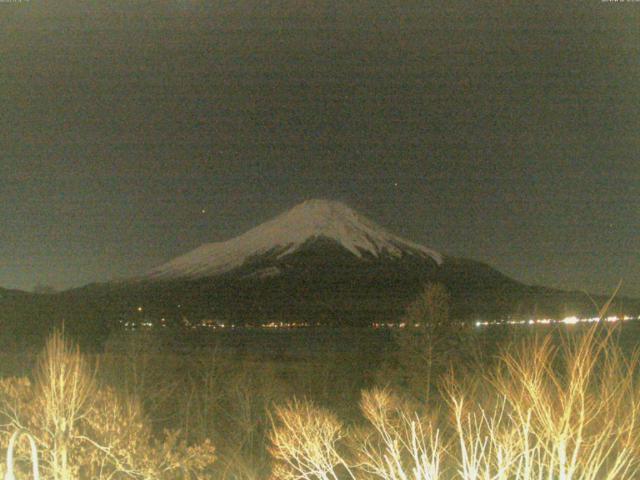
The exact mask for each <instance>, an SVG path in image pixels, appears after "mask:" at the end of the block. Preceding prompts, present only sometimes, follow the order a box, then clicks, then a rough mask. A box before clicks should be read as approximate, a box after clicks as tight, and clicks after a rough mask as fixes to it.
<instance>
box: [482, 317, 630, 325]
mask: <svg viewBox="0 0 640 480" xmlns="http://www.w3.org/2000/svg"><path fill="white" fill-rule="evenodd" d="M600 320H602V321H605V322H618V321H629V320H640V316H638V317H631V316H629V315H624V316H622V317H619V316H617V315H610V316H608V317H604V318H602V319H600V318H599V317H590V318H579V317H576V316H575V315H572V316H570V317H565V318H563V319H561V320H556V319H553V318H535V319H534V318H530V319H529V320H504V321H496V320H494V321H485V320H478V321H476V323H475V325H476V327H484V326H487V325H549V324H559V323H563V324H565V325H575V324H577V323H596V322H599V321H600Z"/></svg>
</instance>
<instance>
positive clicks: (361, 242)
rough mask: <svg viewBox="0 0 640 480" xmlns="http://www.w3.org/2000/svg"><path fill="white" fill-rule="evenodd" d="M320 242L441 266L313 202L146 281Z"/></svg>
mask: <svg viewBox="0 0 640 480" xmlns="http://www.w3.org/2000/svg"><path fill="white" fill-rule="evenodd" d="M320 241H325V242H326V241H329V242H330V243H332V244H333V246H338V247H340V248H341V249H343V250H345V251H346V252H348V253H349V254H350V255H351V256H353V257H354V258H356V259H359V260H362V261H368V260H375V259H382V258H385V259H393V258H404V257H417V258H419V259H423V260H430V261H435V263H437V264H438V265H439V264H441V263H442V261H443V257H442V255H440V254H439V253H437V252H435V251H433V250H431V249H429V248H427V247H424V246H422V245H420V244H417V243H414V242H411V241H408V240H405V239H402V238H400V237H398V236H396V235H394V234H392V233H390V232H389V231H387V230H386V229H384V228H382V227H381V226H379V225H377V224H375V223H374V222H372V221H371V220H369V219H367V218H365V217H363V216H362V215H360V214H358V213H357V212H356V211H354V210H353V209H351V208H349V207H348V206H346V205H345V204H343V203H341V202H337V201H330V200H320V199H314V200H307V201H305V202H303V203H301V204H299V205H296V206H295V207H293V208H292V209H290V210H288V211H287V212H284V213H282V214H281V215H279V216H277V217H276V218H274V219H272V220H269V221H267V222H265V223H263V224H262V225H259V226H257V227H255V228H253V229H251V230H249V231H248V232H246V233H244V234H242V235H240V236H238V237H236V238H233V239H231V240H227V241H224V242H217V243H208V244H205V245H202V246H200V247H198V248H196V249H195V250H193V251H191V252H188V253H186V254H185V255H182V256H180V257H177V258H175V259H173V260H171V261H169V262H168V263H165V264H164V265H161V266H159V267H157V268H155V269H153V270H152V271H151V272H149V273H148V275H146V276H145V279H147V280H165V279H166V280H173V279H181V278H190V279H196V278H203V277H210V276H215V275H219V274H222V273H227V272H231V271H233V270H235V269H237V268H239V267H242V266H243V265H246V264H247V263H251V262H254V263H258V261H259V260H260V259H261V258H265V257H268V258H272V259H276V260H283V259H286V258H287V257H288V256H290V255H293V254H295V253H298V252H300V251H301V250H303V249H305V248H308V247H309V246H310V245H311V244H313V243H314V242H320Z"/></svg>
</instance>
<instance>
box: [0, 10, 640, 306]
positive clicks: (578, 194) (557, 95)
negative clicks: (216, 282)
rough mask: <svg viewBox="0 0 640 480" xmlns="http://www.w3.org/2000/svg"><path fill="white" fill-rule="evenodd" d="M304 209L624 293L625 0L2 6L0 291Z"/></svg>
mask: <svg viewBox="0 0 640 480" xmlns="http://www.w3.org/2000/svg"><path fill="white" fill-rule="evenodd" d="M311 197H324V198H330V199H337V200H342V201H344V202H346V203H347V204H349V205H350V206H352V207H354V208H355V209H357V210H359V211H360V212H361V213H363V214H365V215H368V216H369V217H370V218H371V219H373V220H374V221H376V222H378V223H380V224H382V225H384V226H386V227H387V228H389V229H391V230H393V231H395V232H396V233H398V234H400V235H403V236H406V237H407V238H409V239H411V240H414V241H418V242H422V243H424V244H426V245H428V246H430V247H433V248H435V249H439V250H440V251H442V252H444V253H450V254H455V255H463V256H467V257H471V258H475V259H479V260H483V261H486V262H488V263H490V264H492V265H494V266H495V267H497V268H499V269H500V270H502V271H503V272H505V273H507V274H509V275H511V276H513V277H515V278H517V279H519V280H522V281H526V282H530V283H538V284H546V285H550V286H560V287H568V288H580V289H589V290H591V291H595V292H607V291H611V290H612V289H613V288H614V287H615V284H616V283H617V281H618V279H619V278H624V280H625V282H626V283H625V287H624V292H625V293H627V294H630V295H635V296H640V268H639V266H640V265H639V263H640V262H639V260H640V234H639V231H640V228H639V227H640V2H601V1H600V0H580V1H578V2H568V1H560V0H554V1H542V2H540V1H533V0H532V1H529V2H521V1H515V2H504V1H499V0H492V1H474V2H469V1H467V0H465V1H449V2H441V1H438V2H435V1H426V0H419V1H411V0H402V1H396V0H391V1H384V2H383V1H381V0H374V1H371V0H370V1H366V0H353V1H346V2H345V1H338V0H324V1H322V0H318V1H308V0H284V1H267V0H229V1H223V0H218V1H214V0H209V1H198V0H175V1H157V0H154V1H142V0H135V1H126V2H124V1H117V0H116V1H95V0H92V1H87V2H80V1H75V0H74V1H67V0H62V1H46V2H45V1H38V0H32V1H28V2H22V3H0V286H4V287H20V288H25V289H28V288H31V287H33V286H34V285H35V284H36V283H41V284H48V285H53V286H55V287H58V288H63V287H64V288H66V287H70V286H76V285H82V284H85V283H88V282H92V281H100V280H106V279H109V278H114V277H121V276H129V275H134V274H138V273H141V272H143V271H145V270H146V269H148V268H150V267H152V266H155V265H157V264H159V263H161V262H164V261H165V260H167V259H169V258H170V257H172V256H175V255H177V254H180V253H183V252H185V251H188V250H190V249H191V248H193V247H195V246H197V245H199V244H201V243H204V242H208V241H216V240H222V239H226V238H229V237H231V236H235V235H237V234H239V233H241V232H243V231H245V230H247V229H248V228H250V227H252V226H254V225H257V224H258V223H260V222H262V221H264V220H266V219H268V218H270V217H272V216H273V215H276V214H277V213H280V212H281V211H283V210H286V209H287V208H289V207H291V206H293V205H295V204H296V203H298V202H300V201H302V200H305V199H307V198H311ZM203 209H205V210H206V212H205V213H202V210H203Z"/></svg>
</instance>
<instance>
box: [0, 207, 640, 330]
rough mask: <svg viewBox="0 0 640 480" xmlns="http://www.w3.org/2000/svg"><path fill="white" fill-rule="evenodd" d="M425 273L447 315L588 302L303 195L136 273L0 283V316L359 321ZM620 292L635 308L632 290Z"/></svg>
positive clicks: (395, 304) (387, 312)
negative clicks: (222, 237) (5, 287)
mask: <svg viewBox="0 0 640 480" xmlns="http://www.w3.org/2000/svg"><path fill="white" fill-rule="evenodd" d="M428 282H438V283H441V284H443V285H444V286H445V287H446V289H447V290H448V292H449V294H450V296H451V315H452V317H453V318H457V319H460V320H465V319H466V320H478V319H490V320H491V319H500V318H506V317H509V316H515V317H517V318H523V317H524V318H528V316H530V315H531V316H538V317H539V316H544V317H555V318H562V317H565V316H568V315H584V314H586V315H593V313H594V307H593V304H592V301H591V299H590V298H589V297H588V296H587V295H585V294H584V293H582V292H575V291H563V290H558V289H552V288H546V287H541V286H532V285H526V284H524V283H521V282H519V281H517V280H514V279H512V278H510V277H508V276H506V275H504V274H502V273H500V272H499V271H497V270H496V269H494V268H492V267H490V266H489V265H487V264H484V263H481V262H478V261H474V260H469V259H464V258H456V257H452V256H449V255H445V254H442V253H439V252H437V251H435V250H433V249H431V248H429V247H427V246H424V245H420V244H418V243H416V242H413V241H410V240H407V239H403V238H401V237H399V236H397V235H395V234H393V233H391V232H389V231H388V230H386V229H385V228H383V227H381V226H379V225H377V224H376V223H374V222H373V221H371V220H369V219H367V218H365V217H364V216H362V215H360V214H359V213H357V212H356V211H354V210H353V209H351V208H349V207H348V206H346V205H344V204H342V203H340V202H335V201H328V200H308V201H306V202H303V203H301V204H299V205H297V206H294V207H293V208H292V209H290V210H288V211H286V212H284V213H282V214H281V215H279V216H277V217H275V218H274V219H272V220H270V221H267V222H265V223H263V224H261V225H258V226H257V227H255V228H253V229H251V230H249V231H247V232H246V233H244V234H242V235H239V236H238V237H236V238H232V239H229V240H227V241H224V242H218V243H208V244H205V245H202V246H200V247H198V248H196V249H194V250H191V251H187V252H186V253H184V254H183V255H181V256H178V257H177V258H174V259H172V260H169V261H168V262H166V263H164V264H162V265H159V266H158V267H156V268H153V269H151V270H150V271H148V272H146V273H144V274H142V275H140V276H138V277H135V278H131V279H128V280H124V281H117V282H116V281H114V282H107V283H100V284H91V285H87V286H85V287H81V288H76V289H71V290H67V291H63V292H59V293H57V294H53V295H29V294H26V293H24V294H21V295H14V294H11V295H9V293H10V292H2V291H0V317H2V318H4V319H5V320H6V321H5V323H4V324H5V326H6V325H9V324H11V325H13V327H12V328H15V329H17V330H16V335H22V334H23V333H24V332H31V331H33V330H34V329H36V330H37V329H38V328H40V327H41V326H42V325H45V324H48V323H50V322H60V321H64V322H65V325H66V327H67V328H71V327H72V326H73V327H74V328H75V329H76V330H77V331H78V332H84V333H81V335H84V336H86V337H90V338H98V337H100V336H102V335H104V334H105V332H108V331H109V330H110V328H111V326H113V325H117V324H118V323H120V322H126V321H129V320H132V321H134V322H139V321H143V320H144V319H149V320H151V321H152V320H154V319H156V320H160V319H165V320H166V322H167V324H168V323H169V322H172V323H174V324H175V325H183V324H184V323H185V322H187V323H192V324H193V323H198V322H201V321H221V322H224V323H235V324H237V325H242V324H259V323H268V322H272V321H276V322H281V321H284V322H306V323H321V324H329V325H344V326H367V325H371V324H372V323H376V322H382V323H386V322H394V321H397V320H398V319H399V318H400V317H401V316H402V315H403V313H404V312H405V310H406V307H407V305H408V304H409V303H410V302H411V301H413V300H414V299H415V298H416V296H417V295H418V293H419V292H420V291H421V290H422V289H423V288H424V285H425V284H426V283H428ZM594 299H595V300H596V301H597V302H599V303H600V304H602V303H604V302H605V301H606V298H604V297H598V296H595V297H594ZM619 301H620V302H621V304H622V305H623V307H624V310H626V311H630V312H636V313H635V314H636V315H637V312H640V302H638V301H637V300H632V299H622V298H621V299H619ZM616 308H618V307H616ZM620 308H621V307H620ZM9 320H10V321H9ZM2 325H3V324H2V323H0V326H2ZM38 325H40V327H38ZM21 332H22V333H21Z"/></svg>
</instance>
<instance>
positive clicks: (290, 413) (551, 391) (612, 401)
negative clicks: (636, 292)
mask: <svg viewBox="0 0 640 480" xmlns="http://www.w3.org/2000/svg"><path fill="white" fill-rule="evenodd" d="M637 367H638V356H637V355H636V354H634V355H632V356H631V357H628V356H625V355H624V354H623V353H622V352H621V351H620V349H619V348H618V346H617V344H616V341H615V339H614V338H613V336H612V333H611V330H607V329H606V328H603V327H601V326H598V327H594V328H592V329H590V330H589V331H587V332H586V333H583V334H580V335H577V336H573V337H567V338H565V339H564V341H563V342H562V344H561V345H560V346H559V347H554V346H553V345H552V342H551V340H550V338H549V337H547V338H544V339H542V340H534V341H529V342H526V343H524V344H522V345H520V346H517V347H511V348H509V349H507V350H505V351H504V352H503V353H502V355H501V356H500V362H498V365H497V367H496V368H495V370H493V371H490V372H486V371H485V372H484V373H482V375H481V376H480V377H477V376H476V377H475V379H474V381H471V382H464V381H460V380H458V379H455V378H454V379H449V381H448V382H447V386H446V387H445V390H446V397H447V398H448V405H447V409H446V411H445V412H444V413H445V414H446V415H445V416H444V417H440V419H438V417H433V416H432V417H428V416H424V415H422V416H421V415H420V414H419V413H418V410H417V409H415V408H413V407H411V406H410V405H408V404H403V403H402V401H401V400H400V399H399V398H398V397H396V396H394V395H392V394H391V393H390V392H388V391H386V390H374V391H370V392H365V393H364V394H363V398H362V403H361V408H362V412H363V416H364V418H365V420H366V423H365V425H364V426H362V427H359V428H351V429H350V430H347V429H345V428H344V427H343V426H342V425H341V424H340V422H339V421H338V420H337V419H336V418H335V417H333V416H332V415H330V414H329V413H327V412H325V411H322V410H320V409H318V408H317V407H315V406H314V405H313V404H309V403H304V402H297V403H293V404H289V405H288V406H287V407H286V408H284V409H279V410H278V411H277V421H276V422H275V425H274V431H273V434H272V437H271V440H272V451H273V453H274V457H275V458H276V460H278V462H279V463H278V464H279V465H280V470H277V472H283V470H282V469H284V472H285V474H282V475H281V476H282V477H286V478H305V479H312V478H313V479H336V478H343V477H344V473H342V474H340V472H348V474H349V476H351V477H355V478H380V479H385V480H396V479H398V480H409V479H412V480H435V479H441V478H442V479H463V480H507V479H509V480H511V479H517V480H534V479H536V480H542V479H559V480H573V479H575V480H596V479H606V480H608V479H611V480H612V479H632V478H636V477H637V475H638V469H639V467H640V450H639V447H638V446H637V445H636V443H635V442H634V440H635V439H637V438H638V433H639V428H638V415H639V414H640V391H638V386H637ZM462 385H467V386H465V387H463V386H462ZM468 385H471V386H468ZM363 432H364V434H363ZM350 438H351V441H349V439H350ZM338 441H341V442H343V443H344V444H345V445H347V444H350V445H351V448H350V450H349V451H348V452H344V453H341V454H340V455H338V454H337V453H336V452H338V451H339V450H338V448H337V444H338ZM346 459H349V460H346Z"/></svg>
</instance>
